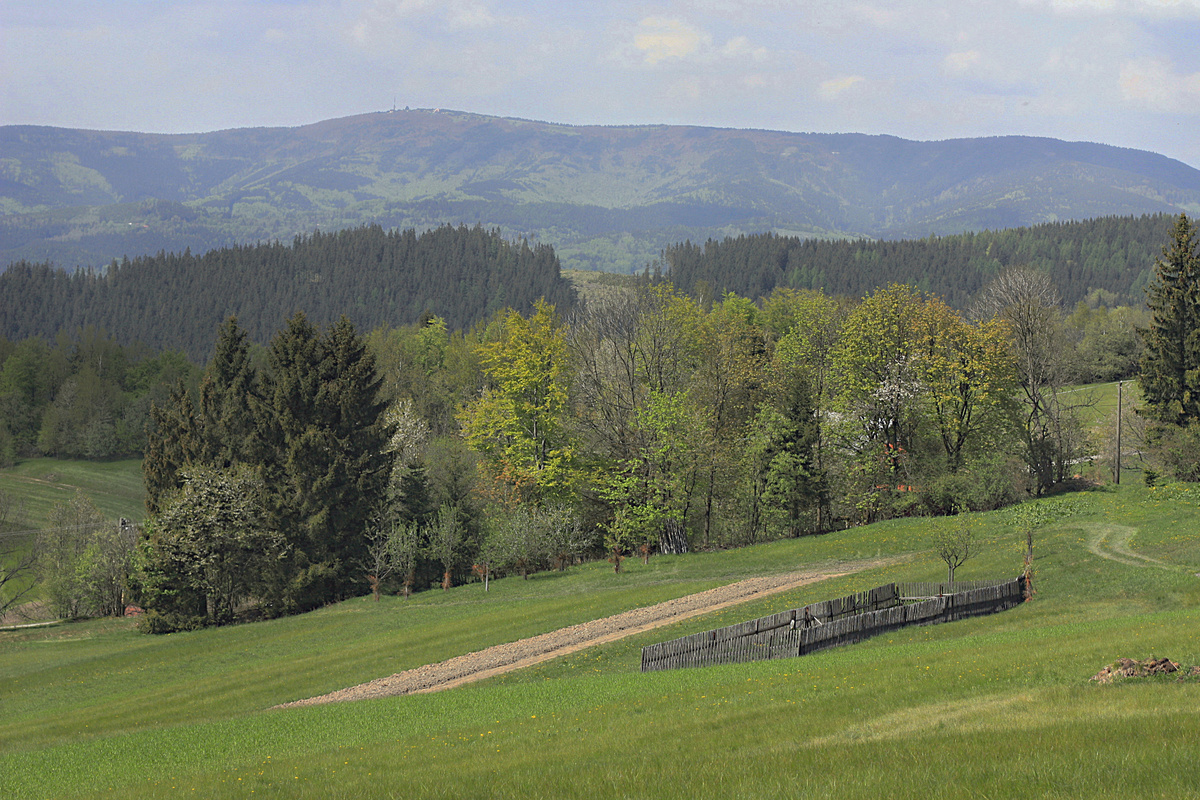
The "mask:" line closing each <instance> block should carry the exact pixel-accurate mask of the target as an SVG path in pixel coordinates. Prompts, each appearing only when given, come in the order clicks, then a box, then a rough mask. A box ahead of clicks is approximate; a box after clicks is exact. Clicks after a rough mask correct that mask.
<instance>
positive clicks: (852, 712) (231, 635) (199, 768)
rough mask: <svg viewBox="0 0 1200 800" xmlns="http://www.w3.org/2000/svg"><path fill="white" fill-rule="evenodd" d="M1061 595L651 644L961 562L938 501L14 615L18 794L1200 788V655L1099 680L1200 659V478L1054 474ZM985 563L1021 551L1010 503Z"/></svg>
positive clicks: (1053, 540)
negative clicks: (357, 691)
mask: <svg viewBox="0 0 1200 800" xmlns="http://www.w3.org/2000/svg"><path fill="white" fill-rule="evenodd" d="M1039 502H1042V503H1044V504H1045V505H1047V506H1048V508H1049V510H1051V511H1052V512H1053V513H1052V514H1051V516H1052V518H1053V522H1051V523H1049V524H1047V525H1046V526H1045V527H1044V528H1042V529H1040V530H1039V532H1038V534H1037V549H1036V554H1037V558H1036V562H1035V563H1036V567H1037V581H1036V586H1037V589H1038V595H1037V598H1036V600H1035V602H1033V603H1030V604H1026V605H1023V606H1021V607H1019V608H1017V609H1014V610H1012V611H1008V612H1004V613H1002V614H999V615H995V616H992V617H982V618H976V619H972V620H966V621H962V622H956V623H952V624H948V625H941V626H935V627H928V628H913V629H907V630H902V631H898V632H896V633H894V634H890V635H886V636H882V637H879V638H876V639H874V640H871V641H869V642H866V643H864V644H860V645H856V646H853V647H849V648H844V649H840V650H835V651H827V652H824V653H821V654H818V655H814V656H807V657H804V658H802V659H793V660H782V661H774V662H766V663H758V664H749V665H740V666H729V667H716V668H708V669H696V670H683V671H675V672H661V673H654V674H650V675H642V674H640V673H639V672H637V664H638V653H639V648H640V647H641V646H642V645H643V644H646V643H649V642H651V641H661V640H664V639H667V638H672V637H675V636H680V635H684V634H687V633H691V632H694V631H698V630H704V629H706V628H710V627H715V626H718V625H723V624H727V623H729V622H732V621H737V620H741V619H746V618H750V617H754V616H758V615H760V614H765V613H769V612H772V611H776V610H782V609H785V608H789V607H794V606H796V605H800V604H803V603H806V602H809V601H813V600H818V599H822V598H826V597H831V596H838V595H841V594H844V593H846V592H848V591H852V590H857V589H862V588H866V587H869V586H874V585H877V584H879V583H881V582H884V581H887V580H906V579H916V580H920V579H934V578H938V577H940V576H941V575H943V574H944V566H943V565H942V564H941V562H940V561H938V560H937V559H936V558H935V557H934V556H933V555H932V554H931V553H930V552H929V547H930V543H931V539H932V535H933V532H934V531H935V530H936V526H937V525H938V524H944V523H939V522H937V521H930V520H923V519H921V520H900V521H894V522H890V523H885V524H879V525H873V526H869V527H864V528H858V529H853V530H849V531H845V532H841V533H833V534H828V535H826V536H822V537H809V538H804V539H800V540H792V541H786V542H779V543H774V544H771V545H764V546H760V547H755V548H747V549H745V550H740V551H734V552H727V553H718V554H693V555H688V556H677V557H658V558H654V559H652V560H651V563H650V564H649V565H648V566H642V565H641V564H640V563H630V564H629V567H628V570H627V571H626V572H624V573H623V574H621V575H614V574H613V573H612V572H611V568H610V567H608V566H607V565H605V564H602V563H601V564H592V565H585V566H583V567H579V568H575V569H573V570H572V571H569V572H567V573H565V574H558V573H548V574H543V575H538V576H535V577H534V578H533V579H531V580H529V581H520V580H518V579H506V580H503V581H497V582H495V583H494V584H493V585H492V591H491V592H488V593H486V594H485V593H484V592H483V590H482V587H481V586H480V585H478V584H473V585H469V586H464V587H458V588H456V589H452V590H450V591H448V592H429V593H425V594H422V595H419V596H416V597H414V598H412V599H411V600H408V601H404V600H401V599H398V598H385V600H384V601H383V602H380V603H378V604H376V603H372V602H370V601H369V600H367V599H358V600H353V601H349V602H346V603H342V604H340V605H337V606H333V607H329V608H326V609H323V610H321V611H318V612H315V613H312V614H308V615H305V616H302V617H296V618H292V619H285V620H276V621H272V622H267V623H260V624H254V625H246V626H242V627H232V628H225V629H218V630H208V631H200V632H196V633H186V634H174V635H171V636H167V637H148V636H143V635H140V634H137V633H136V632H134V631H133V630H132V629H131V626H130V623H128V622H123V621H103V622H94V623H83V624H77V625H69V626H64V627H59V628H56V629H50V630H47V631H40V632H24V633H0V654H2V655H0V707H3V708H4V709H5V713H4V715H3V716H2V718H0V773H2V774H4V775H5V793H6V797H12V798H25V797H71V796H81V797H90V796H121V797H135V798H136V797H174V796H183V795H187V796H192V797H196V796H203V797H248V796H252V795H269V796H273V797H274V796H282V797H322V798H328V797H333V798H341V797H346V798H349V797H406V798H410V797H422V798H423V797H454V798H461V797H472V796H486V797H520V798H530V797H588V798H593V797H655V798H672V797H681V798H683V797H686V798H695V797H754V798H759V797H818V796H819V797H828V796H838V797H849V798H856V797H863V798H878V797H889V796H891V797H921V798H938V797H947V798H949V797H964V796H984V797H1001V796H1015V795H1018V794H1024V795H1029V796H1037V797H1112V796H1125V795H1130V796H1134V795H1141V796H1168V795H1177V796H1189V795H1194V792H1195V787H1196V786H1198V785H1200V759H1197V758H1196V755H1197V751H1196V744H1195V743H1196V742H1197V741H1200V713H1198V712H1200V683H1197V682H1195V681H1192V682H1185V683H1177V682H1174V681H1171V680H1155V681H1151V682H1145V683H1126V684H1117V685H1113V686H1107V687H1101V686H1097V685H1094V684H1091V683H1089V681H1088V678H1089V677H1090V676H1091V675H1092V674H1093V673H1095V672H1096V671H1097V670H1099V669H1100V668H1101V667H1102V666H1104V665H1105V664H1107V663H1109V662H1111V661H1113V660H1114V659H1116V658H1117V657H1119V656H1129V657H1135V658H1145V657H1149V656H1150V655H1151V654H1153V655H1156V656H1170V657H1171V658H1173V659H1175V660H1176V661H1180V662H1182V663H1184V664H1186V665H1189V666H1190V665H1192V664H1200V641H1198V640H1197V639H1196V637H1195V630H1196V625H1197V623H1198V622H1200V579H1198V578H1197V576H1196V573H1197V572H1198V571H1200V537H1196V536H1195V535H1194V533H1193V531H1194V530H1195V529H1196V525H1197V522H1200V490H1197V489H1196V488H1195V487H1192V488H1187V489H1180V488H1158V489H1154V490H1150V489H1146V488H1144V487H1140V486H1125V487H1122V488H1120V489H1119V490H1106V491H1095V492H1089V493H1085V494H1080V495H1075V496H1069V497H1062V498H1055V499H1050V500H1044V501H1039ZM976 522H977V525H978V535H979V537H980V540H981V542H982V545H983V546H982V548H981V551H980V554H979V556H978V557H977V558H975V559H973V560H971V561H968V562H967V564H966V565H965V566H964V567H962V568H960V570H959V577H960V578H974V577H996V576H1005V575H1012V574H1015V573H1016V572H1017V571H1018V569H1019V566H1020V542H1019V539H1020V536H1019V534H1018V532H1017V531H1016V530H1015V528H1014V526H1013V524H1012V523H1013V517H1012V512H996V513H992V514H987V515H980V516H979V517H978V518H977V521H976ZM876 555H895V556H898V557H901V559H900V561H898V562H897V563H896V564H893V565H892V566H890V567H887V568H883V569H877V570H874V571H871V572H866V573H860V574H855V575H847V576H844V577H842V578H837V579H831V580H828V581H826V582H824V583H818V584H814V585H809V586H806V587H803V588H802V589H799V590H796V591H793V592H791V593H790V594H788V595H782V596H777V597H775V598H772V599H770V600H764V601H760V602H756V603H752V604H748V605H744V606H741V607H738V608H736V609H733V610H726V611H723V612H720V613H717V614H712V615H709V616H707V617H701V618H697V619H695V620H691V621H688V622H685V623H681V624H678V625H676V626H673V627H671V628H667V629H661V630H659V631H656V632H654V633H650V634H645V635H641V636H637V637H632V638H630V639H627V640H624V641H622V642H620V643H616V644H611V645H606V646H602V647H597V648H593V649H591V650H586V651H582V652H580V653H577V654H575V655H572V656H568V657H564V658H560V659H558V660H556V661H553V662H549V663H548V664H547V665H544V666H541V667H537V668H532V669H527V670H524V671H521V672H518V673H513V674H510V675H508V676H505V677H502V678H495V679H492V680H490V681H487V682H484V683H480V684H476V685H472V686H469V687H465V688H462V689H457V690H453V691H449V692H444V693H440V694H434V695H422V696H410V697H401V698H391V699H383V700H375V701H367V702H359V703H353V704H344V705H329V706H317V707H308V708H302V709H294V710H286V711H269V710H267V709H268V708H269V707H270V706H272V705H274V704H276V703H279V702H284V701H287V700H291V699H296V698H299V697H305V696H311V695H314V694H318V693H321V692H325V691H328V690H330V689H333V688H337V687H341V686H346V685H350V684H354V683H357V682H361V681H363V680H366V679H368V678H373V677H378V676H381V675H386V674H389V673H391V672H394V671H397V670H400V669H404V668H406V667H411V666H415V665H418V664H422V663H427V662H430V661H434V660H438V659H443V658H447V657H450V656H453V655H457V654H460V653H463V652H467V651H470V650H475V649H479V648H481V647H485V646H487V645H489V644H493V643H495V642H499V641H506V640H511V639H514V638H517V637H520V636H526V635H530V634H534V633H538V632H541V631H545V630H550V629H553V628H556V627H560V626H562V625H566V624H570V623H573V622H579V621H582V620H586V619H590V618H595V617H599V616H603V615H606V614H610V613H614V612H617V611H621V610H623V609H626V608H630V607H633V606H639V605H644V604H648V603H652V602H656V601H658V600H662V599H666V598H668V597H674V596H678V595H682V594H685V593H689V592H692V591H697V590H700V589H703V588H706V587H708V586H712V585H715V584H717V583H722V582H729V581H732V580H735V579H738V578H741V577H746V576H750V575H756V574H762V573H764V572H784V571H788V570H791V569H794V568H795V567H797V566H799V565H812V564H818V563H821V564H831V563H836V562H840V561H844V560H848V559H852V558H855V557H863V556H876Z"/></svg>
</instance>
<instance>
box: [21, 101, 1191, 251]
mask: <svg viewBox="0 0 1200 800" xmlns="http://www.w3.org/2000/svg"><path fill="white" fill-rule="evenodd" d="M1180 211H1189V212H1196V211H1200V170H1196V169H1194V168H1192V167H1190V166H1188V165H1186V164H1184V163H1183V162H1180V161H1177V160H1175V159H1171V158H1168V157H1166V156H1162V155H1158V154H1155V153H1149V152H1147V151H1140V150H1134V149H1130V148H1120V147H1114V146H1111V145H1104V144H1097V143H1094V142H1066V141H1062V140H1059V139H1052V138H1047V137H1030V136H1016V135H1014V136H992V137H984V138H978V139H948V140H940V141H928V142H920V141H913V140H907V139H902V138H900V137H896V136H891V135H888V134H858V133H848V134H847V133H841V134H834V133H793V132H788V131H771V130H761V129H739V128H710V127H702V126H672V125H614V126H597V125H570V124H565V123H553V122H540V121H535V120H525V119H519V118H510V117H491V116H486V115H482V114H474V113H471V112H460V111H448V110H440V109H437V110H400V111H382V112H373V113H369V114H361V115H356V116H351V117H342V118H338V119H332V120H322V121H319V122H315V123H311V124H308V125H303V126H298V127H293V128H278V127H256V128H233V129H226V130H223V131H214V132H208V133H185V134H143V133H136V132H127V131H126V132H122V131H90V130H80V129H68V128H52V127H43V126H4V127H0V212H2V213H0V263H5V262H8V261H13V260H16V259H27V260H35V261H53V262H55V263H59V264H62V265H64V266H73V264H72V262H74V263H75V264H79V265H93V266H97V265H101V264H104V263H107V262H108V261H110V260H111V259H113V258H119V257H121V256H123V255H127V254H128V255H138V254H144V253H152V252H157V251H158V250H174V251H182V250H184V249H185V248H191V249H192V250H193V251H197V252H201V251H205V250H208V249H211V248H213V247H220V246H224V245H228V244H234V243H248V242H253V241H261V240H273V239H282V240H288V239H291V238H293V237H294V236H297V235H301V234H304V233H308V232H310V231H312V230H314V229H318V228H319V229H323V230H332V229H338V228H344V227H350V226H355V225H360V224H365V223H377V224H381V225H384V226H385V227H398V228H416V229H425V228H430V227H436V226H438V225H441V224H459V223H467V224H476V223H480V224H483V225H485V226H489V227H496V228H499V229H500V230H501V231H503V232H504V234H505V235H506V236H509V237H511V238H522V237H525V238H528V239H530V240H531V241H540V242H543V243H549V244H552V245H553V246H554V247H555V249H556V251H557V252H558V253H559V255H560V258H562V261H563V263H564V266H567V267H582V268H607V269H611V270H615V271H631V270H634V269H638V268H640V267H642V266H644V265H645V264H646V263H647V262H648V261H650V260H653V259H654V258H656V257H657V256H658V253H659V252H660V251H661V250H662V249H663V248H665V247H667V246H669V245H671V244H673V243H675V242H678V241H683V240H684V239H691V240H693V241H703V240H704V239H706V238H710V237H717V238H720V237H722V236H725V235H737V234H739V233H754V232H761V231H775V232H778V233H783V234H788V235H804V236H814V237H823V238H860V237H867V238H885V239H886V238H895V239H902V238H916V237H923V236H927V235H931V234H932V235H944V234H952V233H960V232H964V231H970V230H983V229H989V228H991V229H995V228H1008V227H1019V226H1027V225H1034V224H1038V223H1041V222H1053V221H1060V220H1067V219H1086V218H1091V217H1097V216H1107V215H1131V214H1132V215H1137V214H1153V213H1164V212H1165V213H1178V212H1180Z"/></svg>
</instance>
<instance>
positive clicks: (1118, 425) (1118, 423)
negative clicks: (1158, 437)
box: [1117, 381, 1121, 486]
mask: <svg viewBox="0 0 1200 800" xmlns="http://www.w3.org/2000/svg"><path fill="white" fill-rule="evenodd" d="M1120 485H1121V381H1117V486H1120Z"/></svg>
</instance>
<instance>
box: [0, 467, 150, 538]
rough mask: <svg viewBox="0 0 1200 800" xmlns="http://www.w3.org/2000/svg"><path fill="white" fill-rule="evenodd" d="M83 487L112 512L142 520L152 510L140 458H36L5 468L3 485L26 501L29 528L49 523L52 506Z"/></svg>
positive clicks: (103, 508) (0, 477) (0, 473)
mask: <svg viewBox="0 0 1200 800" xmlns="http://www.w3.org/2000/svg"><path fill="white" fill-rule="evenodd" d="M77 489H80V490H82V491H83V492H84V494H86V495H87V496H88V497H90V498H91V500H92V502H93V503H95V504H96V507H97V508H98V509H100V511H102V512H103V513H104V515H105V516H106V517H111V518H112V519H114V520H115V519H117V518H118V517H125V518H126V519H131V520H134V521H140V520H142V519H143V518H144V517H145V516H146V490H145V488H144V484H143V483H142V460H141V459H140V458H131V459H125V460H123V461H65V460H60V459H55V458H31V459H26V460H24V461H20V462H18V463H17V464H16V466H13V467H8V468H6V469H0V491H3V492H5V493H7V494H11V495H12V496H14V497H16V498H18V499H20V500H21V501H23V503H24V505H25V522H26V525H27V526H28V527H29V528H42V527H45V526H46V525H47V524H48V522H47V521H48V520H49V517H50V509H51V508H53V507H54V506H55V505H57V504H60V503H65V502H66V501H68V500H70V499H71V496H72V495H73V494H74V493H75V491H76V490H77Z"/></svg>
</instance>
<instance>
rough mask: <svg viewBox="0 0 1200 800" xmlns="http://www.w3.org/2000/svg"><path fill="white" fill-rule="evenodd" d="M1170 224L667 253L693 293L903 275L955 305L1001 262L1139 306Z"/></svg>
mask: <svg viewBox="0 0 1200 800" xmlns="http://www.w3.org/2000/svg"><path fill="white" fill-rule="evenodd" d="M1171 225H1172V218H1171V217H1169V216H1167V215H1165V214H1156V215H1149V216H1140V217H1102V218H1099V219H1090V220H1084V221H1081V222H1058V223H1047V224H1045V225H1036V226H1033V227H1031V228H1014V229H1009V230H1000V231H981V232H979V233H965V234H960V235H956V236H942V237H928V238H925V239H916V240H908V241H866V240H860V241H840V242H839V241H829V240H821V239H801V238H798V237H794V236H778V235H775V234H770V233H766V234H759V235H753V236H739V237H737V238H736V239H734V238H726V239H723V240H721V241H715V240H712V239H710V240H709V241H707V242H706V243H705V244H703V245H698V244H693V243H691V242H684V243H682V244H677V245H674V246H672V247H670V248H668V249H667V250H666V251H665V253H664V257H665V260H666V264H667V266H668V268H669V272H670V276H671V279H672V281H673V282H674V283H675V285H676V286H678V287H679V288H680V289H682V290H683V291H685V292H688V293H689V294H696V293H699V294H704V293H706V292H707V293H710V294H712V293H715V294H716V296H719V295H720V293H722V292H726V291H731V292H736V293H738V294H740V295H742V296H744V297H765V296H767V295H769V294H770V293H771V292H772V291H773V290H775V289H776V288H778V287H788V288H792V289H812V290H816V291H823V292H826V293H828V294H832V295H844V296H847V297H860V296H862V295H864V294H867V293H868V292H871V291H872V290H874V289H875V288H877V287H880V286H886V285H887V284H888V283H892V282H899V283H907V284H910V285H912V286H915V287H917V288H919V289H921V290H923V291H927V292H933V293H935V294H937V295H940V296H941V297H942V298H943V299H944V300H945V301H946V302H948V303H949V304H950V305H952V306H954V307H956V308H965V307H966V306H967V304H968V302H969V301H970V299H971V297H972V296H973V295H974V294H975V293H976V292H978V291H979V290H980V289H981V288H982V287H983V286H984V285H985V284H986V283H987V282H988V281H990V280H992V279H993V278H994V277H996V275H997V274H999V273H1000V272H1001V271H1002V270H1003V269H1005V268H1007V267H1012V266H1030V267H1033V268H1035V269H1037V270H1039V271H1041V272H1043V273H1045V274H1046V275H1048V276H1049V277H1050V279H1051V280H1052V281H1053V282H1054V284H1055V285H1056V286H1057V287H1058V290H1059V292H1060V293H1061V296H1062V299H1063V301H1064V302H1065V303H1066V304H1067V305H1068V306H1073V305H1074V304H1075V303H1077V302H1078V301H1080V300H1084V299H1088V298H1089V297H1090V298H1091V299H1092V300H1093V301H1097V300H1098V301H1100V302H1102V303H1103V304H1105V305H1109V306H1113V305H1130V306H1135V307H1137V306H1141V305H1142V304H1143V303H1144V302H1145V289H1146V286H1147V285H1148V284H1149V282H1150V279H1151V277H1152V276H1153V274H1154V269H1153V267H1154V259H1155V257H1156V256H1157V255H1158V253H1159V251H1160V249H1161V247H1162V242H1163V241H1164V240H1165V239H1166V236H1167V233H1168V231H1170V229H1171Z"/></svg>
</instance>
